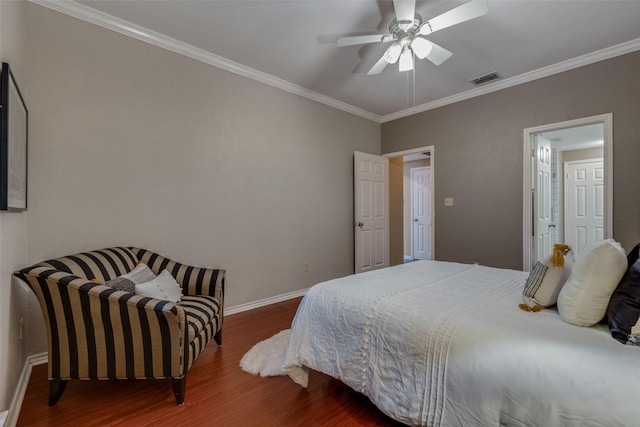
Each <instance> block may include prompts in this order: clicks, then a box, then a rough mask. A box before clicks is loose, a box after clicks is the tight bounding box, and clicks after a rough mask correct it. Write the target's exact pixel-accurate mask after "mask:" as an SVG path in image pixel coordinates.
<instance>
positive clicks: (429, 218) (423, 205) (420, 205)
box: [384, 146, 435, 265]
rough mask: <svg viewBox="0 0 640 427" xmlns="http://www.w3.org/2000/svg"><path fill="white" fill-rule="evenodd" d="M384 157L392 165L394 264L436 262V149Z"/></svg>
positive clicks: (391, 239) (392, 247)
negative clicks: (416, 261) (422, 261)
mask: <svg viewBox="0 0 640 427" xmlns="http://www.w3.org/2000/svg"><path fill="white" fill-rule="evenodd" d="M384 156H385V157H388V158H389V165H390V175H389V176H390V189H389V190H390V195H389V201H390V218H391V222H390V254H391V264H392V265H394V264H400V263H403V262H410V261H413V260H418V259H434V258H435V251H434V245H435V237H434V229H435V221H434V220H435V214H434V189H435V187H434V176H435V174H434V168H435V161H434V158H435V156H434V147H433V146H426V147H419V148H415V149H411V150H406V151H401V152H395V153H389V154H384Z"/></svg>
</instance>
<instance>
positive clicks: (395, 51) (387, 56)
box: [383, 42, 402, 64]
mask: <svg viewBox="0 0 640 427" xmlns="http://www.w3.org/2000/svg"><path fill="white" fill-rule="evenodd" d="M401 53H402V45H401V44H400V43H399V42H395V43H394V44H392V45H391V46H389V49H387V51H386V52H385V53H384V56H383V58H384V60H385V61H387V62H388V63H389V64H395V63H396V62H398V58H399V57H400V54H401Z"/></svg>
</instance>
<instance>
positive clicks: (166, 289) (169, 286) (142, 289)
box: [136, 270, 182, 302]
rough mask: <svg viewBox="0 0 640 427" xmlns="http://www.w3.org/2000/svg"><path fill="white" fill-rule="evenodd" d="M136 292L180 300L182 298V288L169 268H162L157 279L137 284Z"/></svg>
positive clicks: (152, 296)
mask: <svg viewBox="0 0 640 427" xmlns="http://www.w3.org/2000/svg"><path fill="white" fill-rule="evenodd" d="M136 294H138V295H142V296H143V297H149V298H156V299H162V300H166V301H171V302H178V301H180V298H182V288H181V287H180V285H179V284H178V282H176V279H174V278H173V276H171V273H169V270H162V272H161V273H160V274H158V277H156V278H155V279H153V280H151V281H149V282H146V283H141V284H139V285H138V284H137V285H136Z"/></svg>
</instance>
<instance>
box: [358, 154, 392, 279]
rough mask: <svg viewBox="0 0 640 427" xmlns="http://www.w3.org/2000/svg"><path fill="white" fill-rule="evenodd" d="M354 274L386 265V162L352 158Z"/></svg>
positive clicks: (371, 157) (369, 156) (363, 156)
mask: <svg viewBox="0 0 640 427" xmlns="http://www.w3.org/2000/svg"><path fill="white" fill-rule="evenodd" d="M353 182H354V183H353V187H354V226H355V227H354V228H355V238H354V239H355V272H356V273H362V272H364V271H369V270H375V269H377V268H383V267H388V266H389V159H387V158H385V157H380V156H375V155H373V154H367V153H360V152H357V151H356V152H355V153H354V158H353Z"/></svg>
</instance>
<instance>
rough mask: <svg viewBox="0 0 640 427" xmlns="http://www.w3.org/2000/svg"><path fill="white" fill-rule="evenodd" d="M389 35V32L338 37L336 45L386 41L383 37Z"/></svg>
mask: <svg viewBox="0 0 640 427" xmlns="http://www.w3.org/2000/svg"><path fill="white" fill-rule="evenodd" d="M389 37H391V34H371V35H367V36H353V37H340V38H339V39H338V42H337V45H338V46H339V47H340V46H353V45H356V44H365V43H377V42H382V41H386V40H385V39H386V38H389ZM389 40H390V39H389Z"/></svg>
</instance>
